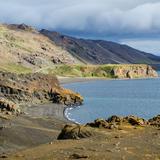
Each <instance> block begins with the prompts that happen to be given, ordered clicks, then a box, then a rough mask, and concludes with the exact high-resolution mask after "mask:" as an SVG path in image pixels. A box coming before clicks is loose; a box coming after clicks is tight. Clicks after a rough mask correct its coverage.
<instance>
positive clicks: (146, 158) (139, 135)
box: [1, 116, 160, 160]
mask: <svg viewBox="0 0 160 160" xmlns="http://www.w3.org/2000/svg"><path fill="white" fill-rule="evenodd" d="M130 118H133V116H132V117H130ZM124 119H125V123H124V124H121V127H120V128H112V129H106V128H103V127H102V128H97V127H96V128H95V127H93V128H92V127H91V128H90V127H88V129H87V132H88V131H90V132H92V133H94V134H92V135H90V136H89V137H88V138H84V137H82V139H77V140H72V139H71V140H56V136H58V133H60V130H61V128H62V126H63V123H64V121H58V122H59V123H57V121H56V120H55V119H52V120H53V121H52V125H51V123H48V122H49V121H50V122H51V119H48V120H49V121H48V122H47V125H46V126H45V125H44V124H45V123H43V130H42V128H40V127H39V126H38V127H37V126H36V127H33V125H34V124H35V122H36V120H37V119H34V120H33V124H32V125H31V126H29V127H28V126H25V127H24V126H21V129H22V128H27V127H28V128H27V129H28V130H27V129H26V131H27V132H28V131H29V128H30V129H31V128H32V129H33V131H32V132H33V134H31V135H30V137H31V138H29V139H28V141H27V142H25V143H24V144H28V143H31V142H32V141H31V139H32V140H33V137H34V135H35V130H36V129H38V130H39V131H38V132H37V134H38V136H39V137H43V140H42V138H41V141H43V142H42V143H43V144H39V145H36V144H35V145H33V144H32V145H31V146H32V147H31V148H28V149H22V150H20V151H18V152H16V153H12V152H7V153H2V154H1V159H3V158H4V157H6V158H5V159H8V160H44V159H45V160H54V159H55V160H62V159H66V160H70V159H89V160H99V159H102V160H114V159H115V160H117V159H120V160H121V159H122V160H159V159H160V152H159V151H160V128H158V127H155V126H150V125H149V124H146V125H145V126H143V125H144V124H143V125H142V124H141V123H140V124H134V123H130V122H133V121H130V120H129V118H124ZM154 119H155V118H154ZM154 119H152V121H153V120H154ZM110 120H111V122H116V121H117V118H116V119H115V116H114V117H112V119H110ZM126 120H127V121H128V122H127V121H126ZM137 120H138V121H140V122H142V121H141V120H142V119H140V118H138V119H137ZM118 121H119V120H118ZM28 122H29V121H28ZM39 122H40V121H39ZM41 122H42V121H41ZM108 122H109V120H108ZM126 122H127V123H126ZM38 124H40V123H38ZM68 126H69V125H68ZM70 126H76V125H73V124H72V125H70ZM16 127H17V128H18V126H16ZM19 127H20V126H19ZM44 128H45V129H44ZM46 128H49V129H46ZM82 128H83V127H82ZM19 131H20V130H19ZM75 131H76V130H75ZM85 131H86V130H84V132H85ZM42 133H43V134H44V133H45V136H44V135H43V134H42ZM81 133H82V132H81ZM41 134H42V135H41ZM24 135H25V136H27V134H26V133H24ZM40 135H41V136H40ZM27 137H29V136H27ZM47 137H50V138H48V139H47ZM19 139H20V140H21V138H19ZM37 139H38V137H37V136H35V140H34V141H33V142H35V143H36V141H37ZM39 139H40V138H39ZM15 141H16V139H15ZM17 141H18V139H17ZM33 142H32V143H33Z"/></svg>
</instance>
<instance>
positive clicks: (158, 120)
mask: <svg viewBox="0 0 160 160" xmlns="http://www.w3.org/2000/svg"><path fill="white" fill-rule="evenodd" d="M148 122H149V124H150V125H152V126H156V127H160V115H158V116H155V117H153V118H152V119H149V120H148Z"/></svg>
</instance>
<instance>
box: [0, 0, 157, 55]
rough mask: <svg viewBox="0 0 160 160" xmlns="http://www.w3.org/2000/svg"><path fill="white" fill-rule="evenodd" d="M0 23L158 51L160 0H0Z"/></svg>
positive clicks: (153, 51) (152, 51) (147, 50)
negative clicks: (24, 25) (22, 24)
mask: <svg viewBox="0 0 160 160" xmlns="http://www.w3.org/2000/svg"><path fill="white" fill-rule="evenodd" d="M0 12H1V14H0V22H1V23H16V24H20V23H26V24H28V25H32V26H34V27H36V28H38V29H41V28H45V29H50V30H56V31H60V32H62V33H65V34H69V35H74V36H77V37H84V38H94V39H106V40H113V41H118V42H120V43H123V44H128V45H130V46H132V47H135V48H137V49H141V50H144V51H146V52H151V53H154V54H158V55H160V1H159V0H27V1H26V0H0Z"/></svg>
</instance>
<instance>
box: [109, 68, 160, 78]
mask: <svg viewBox="0 0 160 160" xmlns="http://www.w3.org/2000/svg"><path fill="white" fill-rule="evenodd" d="M111 73H112V75H113V76H115V77H117V78H130V79H132V78H149V77H158V74H157V72H156V71H155V70H154V69H153V68H152V67H151V66H149V65H117V66H115V67H114V68H113V69H112V72H111Z"/></svg>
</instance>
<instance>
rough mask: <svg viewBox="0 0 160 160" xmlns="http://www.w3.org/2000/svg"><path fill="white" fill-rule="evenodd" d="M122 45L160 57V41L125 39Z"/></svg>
mask: <svg viewBox="0 0 160 160" xmlns="http://www.w3.org/2000/svg"><path fill="white" fill-rule="evenodd" d="M120 43H121V44H127V45H129V46H131V47H133V48H136V49H139V50H142V51H145V52H148V53H153V54H156V55H159V56H160V39H123V40H121V41H120Z"/></svg>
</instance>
